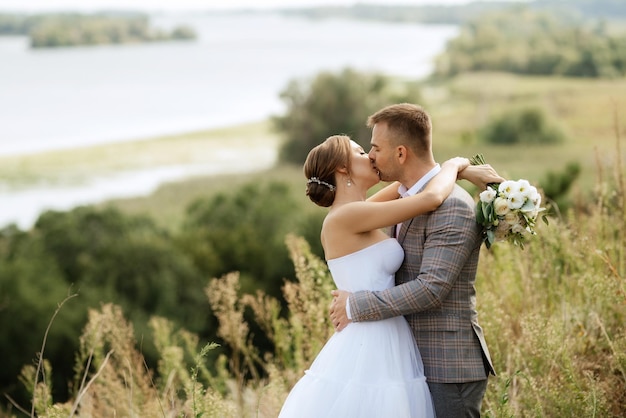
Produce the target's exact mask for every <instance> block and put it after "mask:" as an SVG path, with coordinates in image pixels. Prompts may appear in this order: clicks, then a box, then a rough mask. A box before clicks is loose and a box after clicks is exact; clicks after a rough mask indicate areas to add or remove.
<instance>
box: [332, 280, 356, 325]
mask: <svg viewBox="0 0 626 418" xmlns="http://www.w3.org/2000/svg"><path fill="white" fill-rule="evenodd" d="M331 294H332V295H333V301H332V302H331V303H330V321H331V322H332V324H333V327H335V331H341V330H342V329H344V328H345V327H347V326H348V324H349V323H350V322H352V320H350V318H348V313H347V312H346V301H347V300H348V296H350V292H346V291H345V290H333V291H332V292H331Z"/></svg>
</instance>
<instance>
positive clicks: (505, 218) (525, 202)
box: [470, 154, 548, 249]
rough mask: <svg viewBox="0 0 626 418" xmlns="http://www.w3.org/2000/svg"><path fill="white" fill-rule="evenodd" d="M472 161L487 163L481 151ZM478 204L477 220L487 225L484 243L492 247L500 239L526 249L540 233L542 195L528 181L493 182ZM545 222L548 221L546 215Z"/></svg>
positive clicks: (542, 209)
mask: <svg viewBox="0 0 626 418" xmlns="http://www.w3.org/2000/svg"><path fill="white" fill-rule="evenodd" d="M470 161H471V163H472V164H485V161H484V158H483V156H482V155H481V154H478V155H476V156H474V157H473V158H471V159H470ZM479 197H480V199H479V200H478V202H477V203H476V221H477V222H478V223H479V224H480V225H482V226H483V227H484V228H485V232H484V234H485V236H484V242H485V245H486V246H487V248H491V246H492V245H493V243H494V242H496V241H508V242H511V243H513V244H515V245H518V246H520V247H521V248H522V249H523V248H524V241H525V240H526V239H527V238H528V237H529V236H531V235H536V232H535V224H536V222H537V218H538V217H539V214H540V213H541V212H543V211H544V210H545V208H542V207H541V194H539V192H538V191H537V188H536V187H534V186H532V185H531V184H530V183H529V182H528V180H524V179H520V180H517V181H515V180H507V181H504V182H502V183H491V184H489V185H487V189H485V190H484V191H482V192H481V193H480V196H479ZM542 219H543V221H544V222H545V223H548V220H547V218H546V217H545V216H543V217H542Z"/></svg>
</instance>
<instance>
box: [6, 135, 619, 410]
mask: <svg viewBox="0 0 626 418" xmlns="http://www.w3.org/2000/svg"><path fill="white" fill-rule="evenodd" d="M616 137H617V141H616V150H615V153H614V161H613V163H612V164H611V165H610V166H608V167H607V166H605V165H599V166H598V167H597V178H596V187H595V189H594V191H593V193H591V194H590V195H588V196H584V197H580V198H579V200H578V201H577V202H576V205H574V208H573V209H571V210H570V211H569V212H568V213H559V212H558V211H555V212H554V213H555V214H557V215H556V216H553V217H552V219H551V222H550V225H549V226H546V225H543V224H541V225H540V226H539V227H538V236H536V237H534V239H533V240H531V242H529V243H528V244H527V245H526V247H525V250H520V249H519V248H517V247H513V246H510V245H508V244H496V245H495V246H494V247H492V250H490V251H487V250H483V252H482V256H481V261H480V265H479V271H478V281H477V286H478V295H479V299H478V308H479V314H480V321H481V323H482V325H483V328H484V329H485V332H486V336H487V339H488V342H489V346H490V349H491V352H492V357H493V360H494V362H495V367H496V370H497V372H498V376H496V377H492V378H490V383H489V388H488V391H487V394H486V398H485V402H484V405H483V412H484V415H485V416H487V417H497V418H501V417H559V418H560V417H621V416H624V414H625V412H626V329H625V328H624V324H625V323H626V206H625V196H626V186H625V184H626V171H625V170H624V167H623V164H622V158H623V157H622V156H623V151H622V149H621V138H620V134H619V130H618V129H617V127H616ZM599 160H600V159H599ZM603 161H606V160H605V159H604V160H603ZM287 245H288V247H289V250H290V252H291V258H292V260H293V261H294V265H295V270H296V276H297V279H298V281H297V282H296V283H291V282H287V283H286V284H285V286H284V289H283V290H284V295H285V299H286V300H287V302H288V310H287V312H286V314H283V313H282V312H281V307H280V305H279V303H278V302H277V301H276V300H275V299H273V298H271V297H269V296H267V295H265V294H263V293H261V292H259V293H257V294H255V295H242V294H241V292H240V288H239V276H238V274H237V273H231V274H228V275H226V276H224V277H222V278H219V279H213V280H211V281H210V283H209V284H208V286H207V287H206V294H207V297H208V299H209V301H210V303H211V306H212V308H213V310H214V312H215V313H216V315H217V317H218V318H219V324H220V325H219V336H220V338H222V340H223V341H224V342H225V344H226V345H227V346H228V347H227V348H228V352H229V354H228V355H222V356H221V357H219V359H218V360H217V363H216V364H215V365H213V366H214V367H208V365H207V364H206V354H207V352H208V351H209V350H211V349H212V348H213V347H214V346H213V345H211V344H208V345H205V346H201V345H200V342H199V339H198V337H197V336H195V335H192V334H190V333H188V332H186V331H184V330H177V329H174V327H173V325H172V324H171V323H170V322H169V321H167V320H165V319H163V318H153V319H152V320H151V321H150V326H151V328H152V330H153V332H154V338H155V346H156V347H157V349H158V352H159V353H160V360H159V362H158V366H157V368H156V370H150V369H149V368H148V367H147V366H146V364H145V362H144V359H143V356H142V354H141V350H140V348H139V347H138V344H137V342H136V341H135V340H134V337H133V327H132V324H130V323H128V322H127V321H126V320H125V318H124V316H123V313H122V312H121V310H120V308H119V307H117V306H114V305H110V304H109V305H103V306H102V307H101V309H100V310H93V311H91V312H90V314H89V321H88V323H87V325H86V326H85V329H84V332H83V335H82V337H81V340H80V350H79V352H78V353H77V354H76V379H75V381H74V382H72V387H73V388H74V392H73V393H74V396H73V398H72V399H71V400H70V401H68V402H66V403H62V404H59V403H54V402H53V401H52V398H51V395H50V394H51V392H52V391H51V388H50V387H49V382H50V381H51V380H50V375H51V373H53V369H52V367H51V365H50V364H48V363H47V362H46V361H45V356H43V355H42V356H41V358H40V360H39V363H38V364H37V367H34V366H27V367H25V368H24V370H23V373H22V377H21V380H22V381H23V382H25V384H26V386H27V387H28V388H29V389H30V390H31V394H32V399H33V405H32V410H31V411H29V409H30V408H21V407H19V406H17V405H16V406H15V412H13V411H10V412H7V411H5V412H0V417H13V416H17V415H16V414H17V413H19V411H20V410H21V411H22V413H23V414H24V415H30V416H39V417H51V418H52V417H147V416H150V417H192V416H193V417H244V418H247V417H256V418H266V417H275V416H276V415H277V414H278V411H279V410H280V406H281V404H282V402H283V400H284V399H285V397H286V395H287V393H288V391H289V389H290V388H291V387H292V386H293V384H294V383H295V382H296V381H297V380H298V378H299V377H300V376H301V375H302V373H303V371H304V370H305V369H306V368H307V366H308V365H309V364H310V362H311V361H312V359H313V358H314V357H315V355H316V353H317V352H318V351H319V349H320V348H321V346H322V345H323V344H324V342H325V341H326V340H327V338H328V337H329V336H330V333H331V332H332V327H331V325H330V323H329V320H328V313H327V309H328V305H329V302H330V290H331V289H332V288H333V284H332V281H331V278H330V276H329V273H328V270H327V268H326V265H325V263H324V262H323V260H320V259H319V258H318V257H316V256H314V255H313V254H312V253H311V251H310V250H309V247H308V244H307V243H306V242H305V241H304V240H302V239H301V238H298V237H293V236H291V237H288V238H287ZM247 309H251V310H252V311H253V312H254V314H255V318H256V321H257V323H258V324H257V325H258V326H259V327H260V328H261V329H262V330H263V332H264V333H266V334H267V337H268V338H269V340H270V341H272V342H273V344H274V347H275V349H274V352H273V353H271V354H268V355H266V356H265V357H262V356H261V354H260V351H259V350H258V348H257V347H255V346H254V344H253V340H252V335H251V334H250V329H251V327H250V324H248V323H247V322H246V320H245V316H244V311H245V310H247ZM44 347H45V344H44ZM42 354H43V352H42ZM209 370H214V372H213V373H212V372H210V371H209ZM42 376H43V377H42Z"/></svg>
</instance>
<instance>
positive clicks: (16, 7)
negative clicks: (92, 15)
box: [0, 0, 470, 12]
mask: <svg viewBox="0 0 626 418" xmlns="http://www.w3.org/2000/svg"><path fill="white" fill-rule="evenodd" d="M359 2H360V3H373V4H388V5H392V4H410V5H425V4H439V5H451V4H462V3H469V2H470V0H391V1H390V0H361V1H355V0H0V11H23V12H42V11H54V10H77V11H90V10H102V9H135V10H137V9H138V10H151V11H159V10H207V9H221V10H224V9H237V8H254V9H268V8H273V7H303V6H323V5H337V6H338V5H343V6H350V5H354V4H355V3H359Z"/></svg>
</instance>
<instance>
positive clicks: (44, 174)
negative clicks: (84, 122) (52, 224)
mask: <svg viewBox="0 0 626 418" xmlns="http://www.w3.org/2000/svg"><path fill="white" fill-rule="evenodd" d="M277 155H278V137H277V136H276V135H274V134H272V133H271V132H270V129H269V123H268V122H267V121H263V122H256V123H249V124H241V125H237V126H232V127H229V128H221V129H212V130H205V131H196V132H191V133H187V134H182V135H170V136H157V137H154V138H151V139H144V140H136V141H128V142H117V143H109V144H101V145H93V146H85V147H80V148H72V149H64V150H54V151H45V152H41V153H35V154H26V155H16V156H0V179H1V180H2V181H1V182H0V202H2V203H1V207H2V210H1V211H0V227H2V226H4V225H7V224H9V223H16V224H17V225H18V226H19V227H20V228H23V229H26V228H30V227H31V226H32V224H33V223H34V221H35V220H36V219H37V217H38V216H39V214H40V213H41V212H43V211H44V210H47V209H55V210H69V209H71V208H73V207H76V206H80V205H85V204H97V203H101V202H104V201H107V200H111V199H116V198H126V197H138V196H145V195H147V194H150V193H152V192H154V191H155V190H156V189H157V188H158V187H159V186H160V185H161V184H163V183H165V182H171V181H181V180H184V179H186V178H190V177H195V176H209V175H221V174H233V173H245V172H250V171H257V170H262V169H266V168H269V167H271V166H272V165H274V164H275V163H276V159H277Z"/></svg>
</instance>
